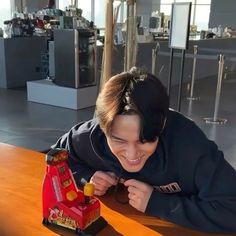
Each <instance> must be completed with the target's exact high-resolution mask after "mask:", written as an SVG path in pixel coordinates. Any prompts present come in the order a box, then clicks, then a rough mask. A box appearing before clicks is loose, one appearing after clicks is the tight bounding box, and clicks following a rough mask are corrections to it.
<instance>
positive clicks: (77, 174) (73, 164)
mask: <svg viewBox="0 0 236 236" xmlns="http://www.w3.org/2000/svg"><path fill="white" fill-rule="evenodd" d="M81 124H82V123H80V124H78V125H76V126H75V127H73V128H72V129H71V130H70V131H69V132H68V133H66V134H64V135H63V136H62V137H61V138H60V139H59V140H58V141H57V142H56V144H54V145H53V146H52V147H51V148H64V149H66V150H68V152H69V157H68V160H67V164H68V166H69V168H70V169H71V171H72V174H73V176H74V179H75V182H76V183H77V185H78V186H81V185H82V183H81V179H82V178H84V179H85V180H87V181H89V179H90V178H91V176H92V175H93V174H94V173H95V170H94V169H92V168H91V167H89V166H88V165H87V164H86V162H85V161H84V160H83V158H82V153H78V151H77V150H80V148H79V147H80V146H81V145H82V144H81V142H82V141H81V142H80V140H81V139H79V138H78V137H80V136H81V134H80V131H79V127H80V125H81ZM75 136H76V138H74V137H75ZM87 143H90V142H89V140H88V142H87ZM75 146H76V148H74V147H75Z"/></svg>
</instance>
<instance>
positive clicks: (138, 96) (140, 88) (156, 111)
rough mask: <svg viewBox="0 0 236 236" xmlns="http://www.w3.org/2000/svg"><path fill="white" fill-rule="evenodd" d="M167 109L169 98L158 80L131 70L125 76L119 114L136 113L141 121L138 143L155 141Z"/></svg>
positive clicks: (161, 128)
mask: <svg viewBox="0 0 236 236" xmlns="http://www.w3.org/2000/svg"><path fill="white" fill-rule="evenodd" d="M168 108H169V98H168V95H167V93H166V89H165V87H164V86H163V85H162V83H161V82H160V80H159V79H158V78H156V77H155V76H154V75H152V74H150V73H143V72H141V71H140V70H138V69H137V68H132V69H131V71H130V73H128V75H127V84H126V86H125V88H124V94H123V104H122V105H121V109H120V112H119V113H120V114H135V113H137V114H138V115H139V117H140V120H141V128H140V136H139V138H140V141H141V142H144V141H149V142H153V141H155V140H156V139H157V138H158V137H159V136H160V134H161V132H162V130H163V127H164V124H165V119H166V116H167V112H168Z"/></svg>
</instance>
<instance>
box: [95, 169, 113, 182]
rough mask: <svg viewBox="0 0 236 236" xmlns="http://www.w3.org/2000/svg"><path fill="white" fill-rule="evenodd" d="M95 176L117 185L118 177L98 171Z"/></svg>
mask: <svg viewBox="0 0 236 236" xmlns="http://www.w3.org/2000/svg"><path fill="white" fill-rule="evenodd" d="M95 174H96V176H97V177H99V178H101V179H104V180H105V181H106V182H107V183H109V184H110V185H116V182H117V181H116V177H114V176H111V175H109V174H107V173H105V172H103V171H97V172H96V173H95Z"/></svg>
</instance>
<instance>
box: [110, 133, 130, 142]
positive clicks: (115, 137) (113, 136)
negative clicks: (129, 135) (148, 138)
mask: <svg viewBox="0 0 236 236" xmlns="http://www.w3.org/2000/svg"><path fill="white" fill-rule="evenodd" d="M111 138H114V139H117V140H120V141H123V142H127V140H125V139H122V138H119V137H117V136H115V135H113V134H112V135H111Z"/></svg>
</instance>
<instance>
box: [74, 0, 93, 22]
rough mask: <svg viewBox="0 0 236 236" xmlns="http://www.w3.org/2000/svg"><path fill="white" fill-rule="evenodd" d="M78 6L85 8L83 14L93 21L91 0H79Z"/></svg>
mask: <svg viewBox="0 0 236 236" xmlns="http://www.w3.org/2000/svg"><path fill="white" fill-rule="evenodd" d="M78 8H81V9H82V10H83V13H82V16H83V17H85V18H86V19H87V20H89V21H91V1H90V0H89V1H88V0H86V1H84V0H79V1H78ZM95 9H96V7H95Z"/></svg>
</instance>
